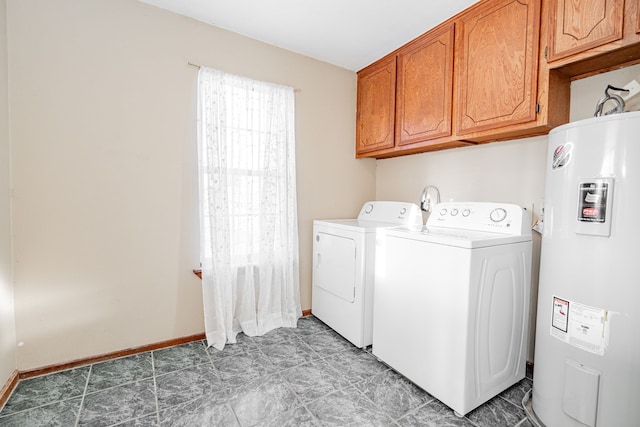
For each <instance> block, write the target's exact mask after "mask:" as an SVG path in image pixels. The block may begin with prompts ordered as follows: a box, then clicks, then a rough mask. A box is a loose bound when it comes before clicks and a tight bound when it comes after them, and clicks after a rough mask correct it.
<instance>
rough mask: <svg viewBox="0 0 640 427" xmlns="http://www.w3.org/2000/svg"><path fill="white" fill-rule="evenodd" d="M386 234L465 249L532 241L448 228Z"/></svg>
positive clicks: (528, 237) (388, 231)
mask: <svg viewBox="0 0 640 427" xmlns="http://www.w3.org/2000/svg"><path fill="white" fill-rule="evenodd" d="M384 233H385V235H387V236H391V237H398V238H403V239H411V240H419V241H422V242H425V243H433V244H439V245H446V246H455V247H458V248H464V249H476V248H485V247H489V246H498V245H509V244H513V243H520V242H530V241H531V234H524V235H512V234H504V233H489V232H484V231H475V230H463V229H457V228H447V227H394V228H388V229H386V230H384Z"/></svg>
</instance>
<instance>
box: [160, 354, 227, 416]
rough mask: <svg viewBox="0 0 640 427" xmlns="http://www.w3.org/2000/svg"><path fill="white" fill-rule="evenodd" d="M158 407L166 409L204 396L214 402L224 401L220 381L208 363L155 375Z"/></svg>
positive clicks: (224, 397) (224, 396) (220, 402)
mask: <svg viewBox="0 0 640 427" xmlns="http://www.w3.org/2000/svg"><path fill="white" fill-rule="evenodd" d="M156 388H157V391H158V407H159V408H160V409H166V408H169V407H171V406H176V405H179V404H182V403H185V402H189V401H192V400H194V399H197V398H201V397H206V398H207V399H209V400H211V401H213V402H214V403H216V404H222V403H224V402H225V401H226V395H225V392H224V389H223V387H222V383H221V381H220V379H219V378H218V376H217V375H216V373H215V370H214V368H213V366H211V365H210V364H206V365H198V366H193V367H190V368H187V369H183V370H181V371H175V372H170V373H168V374H164V375H160V376H157V377H156Z"/></svg>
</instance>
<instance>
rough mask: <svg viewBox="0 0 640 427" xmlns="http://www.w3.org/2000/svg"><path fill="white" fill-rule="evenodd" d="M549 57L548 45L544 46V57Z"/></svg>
mask: <svg viewBox="0 0 640 427" xmlns="http://www.w3.org/2000/svg"><path fill="white" fill-rule="evenodd" d="M548 57H549V46H545V47H544V59H547V58H548Z"/></svg>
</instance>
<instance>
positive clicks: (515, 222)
mask: <svg viewBox="0 0 640 427" xmlns="http://www.w3.org/2000/svg"><path fill="white" fill-rule="evenodd" d="M531 246H532V243H531V230H530V223H529V220H528V215H527V214H526V212H525V211H524V210H523V209H522V208H521V207H519V206H516V205H511V204H495V203H441V204H439V205H438V206H436V207H435V209H434V210H433V213H432V214H431V216H430V217H429V219H428V221H427V226H426V227H424V228H409V227H399V228H393V229H386V230H382V231H381V232H380V237H379V243H378V248H377V254H376V255H377V261H376V278H375V300H374V322H373V354H374V355H376V356H377V357H378V358H379V359H381V360H382V361H384V362H385V363H387V364H388V365H389V366H391V367H392V368H394V369H395V370H396V371H398V372H399V373H401V374H403V375H404V376H406V377H407V378H409V379H410V380H411V381H413V382H414V383H415V384H417V385H418V386H420V387H421V388H423V389H424V390H426V391H427V392H429V393H430V394H431V395H433V396H434V397H436V398H438V399H439V400H440V401H442V402H443V403H444V404H446V405H447V406H449V407H450V408H452V409H453V410H454V411H455V412H456V413H457V414H458V415H464V414H466V413H468V412H469V411H471V410H472V409H474V408H476V407H478V406H479V405H481V404H482V403H484V402H486V401H487V400H489V399H490V398H492V397H493V396H495V395H497V394H499V393H500V392H502V391H503V390H505V389H506V388H508V387H510V386H511V385H513V384H515V383H516V382H518V381H519V380H521V379H522V378H524V375H525V369H526V354H527V331H528V320H529V292H530V276H531Z"/></svg>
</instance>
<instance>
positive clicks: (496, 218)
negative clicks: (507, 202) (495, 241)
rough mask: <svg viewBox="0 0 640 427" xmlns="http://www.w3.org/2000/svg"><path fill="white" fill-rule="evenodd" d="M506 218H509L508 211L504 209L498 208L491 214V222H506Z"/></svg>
mask: <svg viewBox="0 0 640 427" xmlns="http://www.w3.org/2000/svg"><path fill="white" fill-rule="evenodd" d="M506 217H507V211H506V210H504V209H503V208H496V209H494V210H492V211H491V213H490V214H489V218H491V221H493V222H500V221H504V219H505V218H506Z"/></svg>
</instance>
